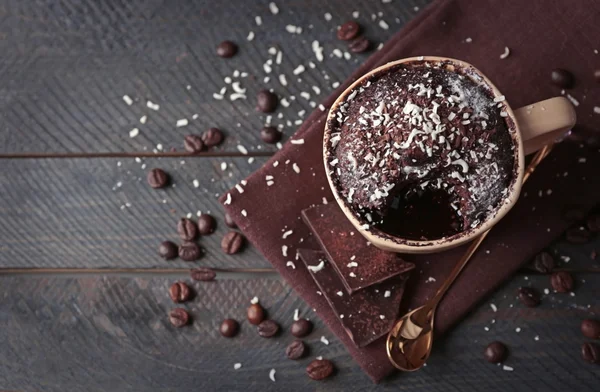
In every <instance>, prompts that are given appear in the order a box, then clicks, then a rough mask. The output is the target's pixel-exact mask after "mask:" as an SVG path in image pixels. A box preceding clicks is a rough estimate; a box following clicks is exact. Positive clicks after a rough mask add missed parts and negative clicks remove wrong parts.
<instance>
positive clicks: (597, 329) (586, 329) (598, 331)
mask: <svg viewBox="0 0 600 392" xmlns="http://www.w3.org/2000/svg"><path fill="white" fill-rule="evenodd" d="M581 333H583V336H585V337H586V338H590V339H600V321H598V320H590V319H586V320H583V321H582V322H581Z"/></svg>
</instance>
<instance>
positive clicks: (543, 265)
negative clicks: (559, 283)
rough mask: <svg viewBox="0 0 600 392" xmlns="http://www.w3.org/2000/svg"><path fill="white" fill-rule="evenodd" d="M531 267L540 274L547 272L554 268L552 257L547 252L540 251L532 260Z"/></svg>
mask: <svg viewBox="0 0 600 392" xmlns="http://www.w3.org/2000/svg"><path fill="white" fill-rule="evenodd" d="M533 268H535V270H536V271H538V272H540V273H542V274H549V273H550V272H552V270H553V269H554V257H553V256H552V255H551V254H550V253H548V252H541V253H538V254H537V255H536V256H535V259H534V260H533Z"/></svg>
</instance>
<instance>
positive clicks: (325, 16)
mask: <svg viewBox="0 0 600 392" xmlns="http://www.w3.org/2000/svg"><path fill="white" fill-rule="evenodd" d="M323 17H324V18H325V20H326V21H328V22H329V21H330V20H331V18H332V17H331V14H330V13H329V12H325V15H323Z"/></svg>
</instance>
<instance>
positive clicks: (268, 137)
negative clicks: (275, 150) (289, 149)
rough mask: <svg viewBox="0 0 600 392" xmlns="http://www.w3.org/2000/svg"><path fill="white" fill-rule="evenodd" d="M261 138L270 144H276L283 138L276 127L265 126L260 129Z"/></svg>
mask: <svg viewBox="0 0 600 392" xmlns="http://www.w3.org/2000/svg"><path fill="white" fill-rule="evenodd" d="M260 138H261V139H262V141H263V142H265V143H268V144H275V143H277V142H278V141H280V140H281V132H280V131H279V129H277V128H275V127H264V128H263V129H261V130H260Z"/></svg>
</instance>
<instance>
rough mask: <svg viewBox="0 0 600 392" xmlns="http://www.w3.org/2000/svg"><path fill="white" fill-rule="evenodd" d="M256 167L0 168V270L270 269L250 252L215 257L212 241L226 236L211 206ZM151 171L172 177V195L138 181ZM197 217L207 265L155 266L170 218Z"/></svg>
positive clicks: (241, 161)
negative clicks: (207, 216) (211, 226)
mask: <svg viewBox="0 0 600 392" xmlns="http://www.w3.org/2000/svg"><path fill="white" fill-rule="evenodd" d="M223 162H224V163H226V164H227V169H226V170H225V171H223V170H221V163H223ZM264 162H265V158H257V159H255V160H254V162H253V163H252V164H249V163H248V161H247V159H246V158H223V159H218V160H216V159H207V158H186V159H151V158H150V159H144V160H140V162H136V160H134V159H128V160H117V159H73V160H72V159H61V160H2V169H3V173H5V175H3V176H0V222H2V224H0V238H2V241H1V243H0V267H45V268H49V267H50V268H51V267H74V268H86V267H87V268H109V267H144V268H148V267H164V268H173V267H179V268H189V267H190V266H192V265H209V266H214V267H261V266H269V264H268V262H267V261H266V260H264V258H263V257H262V255H260V254H259V253H258V251H256V249H254V248H252V247H247V249H245V250H244V252H243V253H241V254H238V255H233V256H228V255H225V254H224V253H223V252H222V251H221V249H220V242H221V238H222V236H223V235H224V234H225V233H226V232H227V231H228V229H229V228H228V227H227V226H226V225H225V223H224V221H223V210H222V208H221V205H220V203H219V202H218V201H217V196H218V195H221V194H222V193H223V192H225V191H227V190H229V189H230V188H231V187H233V186H234V185H235V184H236V183H238V182H239V181H240V180H242V179H244V178H245V177H246V176H247V175H248V174H249V173H250V172H251V171H253V170H256V169H257V168H258V167H259V166H260V165H261V164H262V163H264ZM182 163H183V164H182ZM119 165H120V166H119ZM144 165H145V166H144ZM142 167H144V168H142ZM152 167H161V168H163V169H164V170H166V171H167V172H169V173H170V174H171V176H172V178H173V185H172V187H171V188H169V189H165V190H153V189H152V188H150V187H149V186H148V184H147V183H146V173H147V172H148V171H149V170H150V169H151V168H152ZM194 180H198V184H199V187H198V188H196V187H195V186H194V184H193V181H194ZM197 211H202V212H204V213H211V214H213V215H214V216H215V218H217V220H218V228H217V231H216V233H214V234H212V235H210V236H205V237H203V238H201V239H200V244H201V245H202V246H203V247H204V248H205V249H206V250H207V255H206V257H204V259H202V260H201V261H199V262H195V263H186V262H183V261H179V260H177V261H173V262H165V261H163V260H162V259H161V258H160V257H158V255H157V249H158V245H159V244H160V242H161V241H164V240H165V239H169V240H172V241H175V242H178V237H177V230H176V225H177V220H178V219H179V217H182V216H186V215H187V214H188V213H191V214H192V215H193V217H194V218H195V217H196V215H197Z"/></svg>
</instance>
